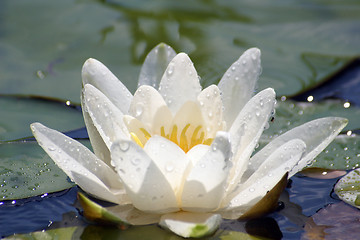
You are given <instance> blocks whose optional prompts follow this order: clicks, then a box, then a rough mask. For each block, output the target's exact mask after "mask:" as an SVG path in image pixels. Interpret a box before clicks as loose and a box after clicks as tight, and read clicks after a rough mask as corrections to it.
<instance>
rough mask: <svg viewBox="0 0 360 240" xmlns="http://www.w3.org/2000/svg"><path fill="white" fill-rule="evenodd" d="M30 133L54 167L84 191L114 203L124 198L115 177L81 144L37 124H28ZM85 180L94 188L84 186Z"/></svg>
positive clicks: (111, 171)
mask: <svg viewBox="0 0 360 240" xmlns="http://www.w3.org/2000/svg"><path fill="white" fill-rule="evenodd" d="M31 130H32V131H33V134H34V136H35V138H36V140H37V141H38V143H39V145H40V146H41V147H42V148H43V149H44V150H45V152H46V153H47V154H48V155H49V156H50V157H51V158H52V159H53V160H54V162H55V163H56V165H58V166H59V167H60V168H61V169H62V170H63V171H64V172H65V173H66V174H67V175H68V176H69V177H70V178H71V179H73V180H74V181H75V183H77V184H78V185H79V186H80V187H81V188H83V190H84V191H86V192H89V193H90V194H92V195H94V196H96V197H98V198H100V199H104V200H107V201H111V202H116V203H119V201H122V200H124V199H125V196H124V195H125V192H124V191H123V190H124V188H123V185H122V183H121V181H120V178H119V177H118V176H117V174H116V173H115V172H114V171H113V170H112V169H111V168H110V167H109V166H108V165H107V164H105V163H104V162H102V161H101V160H100V159H98V158H97V157H96V156H95V155H94V154H93V153H92V152H91V151H90V150H89V149H87V148H86V147H85V146H83V145H82V144H81V143H79V142H77V141H75V140H73V139H71V138H69V137H67V136H65V135H64V134H62V133H60V132H58V131H55V130H53V129H50V128H47V127H45V126H43V125H42V124H40V123H33V124H31ZM75 174H76V175H75ZM78 180H80V181H79V182H78ZM87 181H91V182H92V183H94V184H96V187H95V188H92V187H91V185H89V184H86V182H87ZM83 183H85V185H83Z"/></svg>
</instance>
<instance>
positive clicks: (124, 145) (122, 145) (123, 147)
mask: <svg viewBox="0 0 360 240" xmlns="http://www.w3.org/2000/svg"><path fill="white" fill-rule="evenodd" d="M119 146H120V150H121V151H123V152H126V151H127V150H129V147H130V146H129V143H128V142H120V144H119Z"/></svg>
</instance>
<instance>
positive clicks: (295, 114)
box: [262, 98, 360, 142]
mask: <svg viewBox="0 0 360 240" xmlns="http://www.w3.org/2000/svg"><path fill="white" fill-rule="evenodd" d="M344 103H346V102H344V101H339V100H327V101H323V102H295V101H292V100H285V98H283V99H282V100H280V101H278V102H277V103H276V108H275V110H276V112H275V115H274V120H273V121H272V122H271V123H270V127H269V129H267V130H265V131H264V135H263V136H262V142H269V141H271V139H273V138H275V137H276V136H278V135H280V134H282V133H285V132H286V131H288V130H290V129H292V128H294V127H296V126H299V125H301V124H303V123H306V122H308V121H311V120H314V119H316V118H322V117H328V116H336V117H343V118H347V119H348V120H349V123H348V125H347V126H346V127H345V129H344V131H350V130H352V129H358V128H360V122H359V121H358V119H359V118H360V108H358V107H355V106H348V105H346V104H345V107H344ZM349 134H350V135H351V132H349Z"/></svg>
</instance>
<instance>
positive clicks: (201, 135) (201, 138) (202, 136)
mask: <svg viewBox="0 0 360 240" xmlns="http://www.w3.org/2000/svg"><path fill="white" fill-rule="evenodd" d="M204 137H205V133H204V132H201V134H200V138H199V139H198V140H197V142H196V145H197V144H201V143H202V142H203V141H204Z"/></svg>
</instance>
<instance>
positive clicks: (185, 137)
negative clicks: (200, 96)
mask: <svg viewBox="0 0 360 240" xmlns="http://www.w3.org/2000/svg"><path fill="white" fill-rule="evenodd" d="M171 126H176V127H177V140H178V144H179V146H180V147H181V148H182V149H184V151H185V152H187V150H189V149H190V148H191V147H192V146H194V145H195V141H196V139H199V138H200V135H201V134H202V133H203V134H204V136H205V137H204V138H205V139H206V137H207V136H206V134H205V131H206V129H204V127H205V123H204V120H203V118H202V114H201V111H200V108H199V105H198V104H197V103H196V102H186V103H185V104H184V105H183V106H182V107H181V108H180V110H179V111H178V112H177V113H176V115H175V117H174V120H173V123H172V124H171ZM168 131H169V133H171V129H169V130H168ZM170 135H171V134H170ZM184 146H188V148H189V149H187V147H184Z"/></svg>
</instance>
